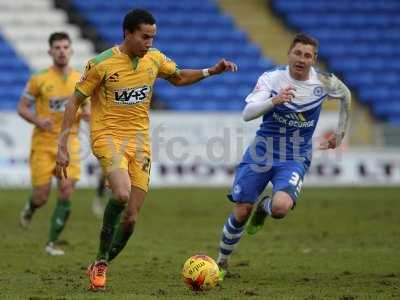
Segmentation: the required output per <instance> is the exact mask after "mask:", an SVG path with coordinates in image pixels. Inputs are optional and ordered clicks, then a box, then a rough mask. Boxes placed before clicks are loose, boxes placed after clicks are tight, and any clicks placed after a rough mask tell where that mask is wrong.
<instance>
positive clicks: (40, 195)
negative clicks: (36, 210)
mask: <svg viewBox="0 0 400 300" xmlns="http://www.w3.org/2000/svg"><path fill="white" fill-rule="evenodd" d="M33 198H34V203H35V204H36V205H37V206H42V205H44V204H46V202H47V200H48V199H49V191H47V190H45V189H42V190H37V191H34V194H33Z"/></svg>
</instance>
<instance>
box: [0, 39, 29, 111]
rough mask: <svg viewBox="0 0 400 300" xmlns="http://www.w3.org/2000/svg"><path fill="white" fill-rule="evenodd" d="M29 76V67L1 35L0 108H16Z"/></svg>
mask: <svg viewBox="0 0 400 300" xmlns="http://www.w3.org/2000/svg"><path fill="white" fill-rule="evenodd" d="M28 77H29V68H28V66H27V65H26V63H25V62H24V61H23V60H22V59H21V58H20V57H19V56H18V55H17V54H16V52H15V51H14V49H13V48H12V46H11V45H10V44H9V43H8V42H7V41H6V40H5V39H3V38H2V36H1V35H0V99H1V101H0V110H15V109H16V106H17V102H18V100H19V98H20V96H21V93H22V91H23V89H24V86H25V83H26V80H27V79H28Z"/></svg>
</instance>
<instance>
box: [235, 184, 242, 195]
mask: <svg viewBox="0 0 400 300" xmlns="http://www.w3.org/2000/svg"><path fill="white" fill-rule="evenodd" d="M241 191H242V188H241V187H240V185H238V184H237V185H235V186H234V187H233V193H234V194H239V193H240V192H241Z"/></svg>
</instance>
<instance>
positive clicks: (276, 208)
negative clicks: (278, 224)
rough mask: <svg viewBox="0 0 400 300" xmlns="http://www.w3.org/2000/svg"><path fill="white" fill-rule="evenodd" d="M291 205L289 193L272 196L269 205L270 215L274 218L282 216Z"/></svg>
mask: <svg viewBox="0 0 400 300" xmlns="http://www.w3.org/2000/svg"><path fill="white" fill-rule="evenodd" d="M292 206H293V200H292V198H291V197H290V196H289V195H283V196H282V195H281V196H276V197H275V196H274V199H273V201H272V207H271V212H272V217H273V218H275V219H282V218H284V217H285V216H286V215H287V213H288V212H289V210H290V209H291V207H292Z"/></svg>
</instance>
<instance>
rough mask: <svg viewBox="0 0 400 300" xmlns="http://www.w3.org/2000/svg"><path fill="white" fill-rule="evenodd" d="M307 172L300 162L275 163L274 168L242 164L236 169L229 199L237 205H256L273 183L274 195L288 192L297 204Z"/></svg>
mask: <svg viewBox="0 0 400 300" xmlns="http://www.w3.org/2000/svg"><path fill="white" fill-rule="evenodd" d="M306 171H307V169H306V167H305V165H304V164H303V163H301V162H298V161H285V162H274V163H273V164H272V166H261V165H257V164H254V163H245V162H242V163H241V164H240V165H239V166H238V167H237V169H236V172H235V180H234V183H233V187H232V190H231V194H229V195H228V198H229V199H230V200H231V201H233V202H237V203H252V204H254V203H255V202H256V201H257V199H258V197H259V196H260V195H261V193H262V192H263V191H264V189H265V188H266V186H267V185H268V183H269V182H271V183H272V185H273V188H272V192H273V193H276V192H279V191H283V192H286V193H288V194H289V195H290V196H291V197H292V199H293V202H294V203H296V200H297V198H298V196H299V193H300V190H301V185H302V184H303V178H304V175H305V173H306Z"/></svg>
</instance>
